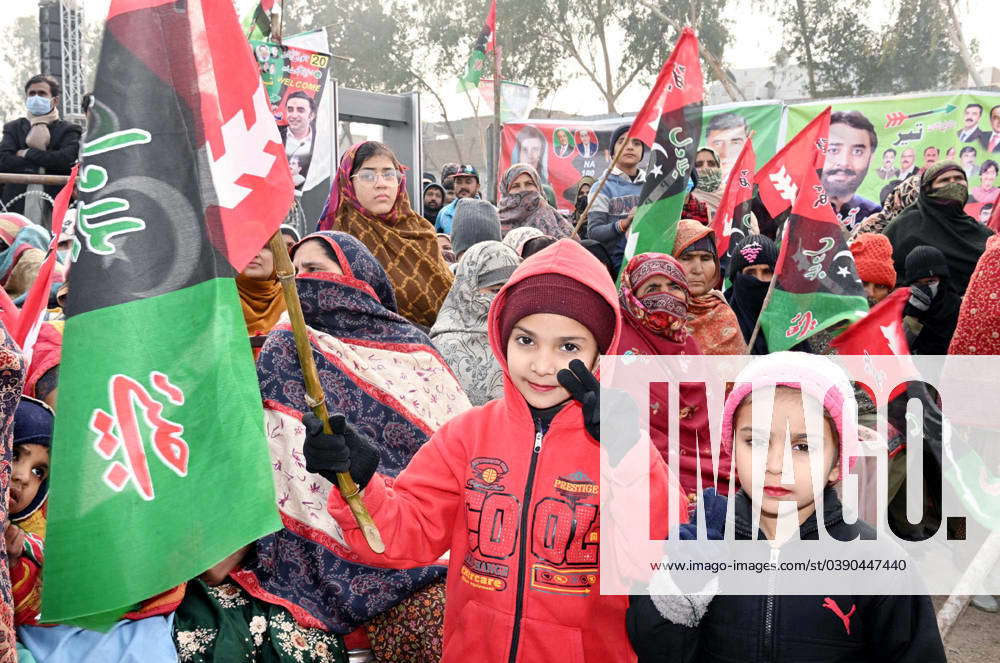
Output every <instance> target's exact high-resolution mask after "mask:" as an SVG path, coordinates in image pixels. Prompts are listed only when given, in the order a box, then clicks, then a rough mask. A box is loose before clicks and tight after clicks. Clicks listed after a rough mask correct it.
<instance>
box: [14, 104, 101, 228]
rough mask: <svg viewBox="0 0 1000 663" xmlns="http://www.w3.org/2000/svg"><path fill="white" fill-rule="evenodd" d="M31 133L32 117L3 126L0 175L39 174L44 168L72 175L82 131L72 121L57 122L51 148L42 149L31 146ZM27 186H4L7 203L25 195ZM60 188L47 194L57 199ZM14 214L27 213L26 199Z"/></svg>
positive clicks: (51, 129) (50, 172)
mask: <svg viewBox="0 0 1000 663" xmlns="http://www.w3.org/2000/svg"><path fill="white" fill-rule="evenodd" d="M30 130H31V123H30V122H29V121H28V118H25V117H22V118H18V119H16V120H11V121H10V122H8V123H7V124H5V125H4V126H3V139H2V140H0V172H4V173H37V172H38V171H39V169H40V168H44V169H45V173H46V174H48V175H69V171H70V169H71V168H73V164H74V163H76V160H77V158H78V157H79V154H80V135H81V132H82V129H81V128H80V127H79V126H78V125H76V124H73V123H71V122H64V121H63V120H56V121H55V122H53V123H52V124H50V125H49V136H50V141H49V148H48V149H47V150H39V149H36V148H34V147H28V145H27V143H26V142H25V139H26V138H27V137H28V131H30ZM25 148H27V149H28V151H27V153H26V154H25V155H24V156H23V157H19V156H17V152H18V151H19V150H23V149H25ZM26 188H27V187H26V186H25V185H24V184H5V185H3V194H2V197H3V202H4V204H6V203H7V201H8V200H11V199H12V198H14V197H15V196H17V195H19V194H22V193H24V190H25V189H26ZM60 188H62V187H59V186H47V187H45V193H47V194H49V195H50V196H52V197H53V198H54V197H55V196H56V194H57V193H59V189H60ZM9 209H10V211H12V212H21V211H23V210H24V199H23V198H22V199H21V200H19V201H18V202H16V203H15V204H14V205H13V206H11V207H10V208H9Z"/></svg>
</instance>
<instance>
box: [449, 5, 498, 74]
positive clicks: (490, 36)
mask: <svg viewBox="0 0 1000 663" xmlns="http://www.w3.org/2000/svg"><path fill="white" fill-rule="evenodd" d="M496 38H497V0H490V10H489V12H488V13H487V14H486V23H484V24H483V29H482V30H480V31H479V36H478V37H476V42H475V44H473V45H472V53H471V54H470V55H469V61H468V62H467V63H466V65H465V73H464V74H462V76H461V77H460V78H459V79H458V91H459V92H463V91H465V90H470V89H472V88H474V87H479V80H480V79H481V78H482V77H483V72H484V71H486V70H487V69H488V68H489V60H487V59H486V54H487V53H493V52H494V49H496Z"/></svg>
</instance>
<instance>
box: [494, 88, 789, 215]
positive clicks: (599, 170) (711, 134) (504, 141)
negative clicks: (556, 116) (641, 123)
mask: <svg viewBox="0 0 1000 663" xmlns="http://www.w3.org/2000/svg"><path fill="white" fill-rule="evenodd" d="M781 112H782V106H781V104H780V103H778V102H756V103H749V104H724V105H719V106H705V107H704V110H703V113H704V121H703V123H702V127H703V129H702V132H703V134H702V139H701V141H700V142H699V146H705V145H708V146H712V144H713V141H714V142H715V144H716V145H718V149H716V148H713V149H716V152H718V153H719V157H720V160H721V161H722V170H723V178H725V177H726V176H727V175H728V173H729V168H731V167H732V163H733V161H735V159H736V156H737V155H738V154H739V151H740V149H741V148H742V147H743V144H744V143H746V141H747V137H748V135H749V132H750V131H755V132H756V133H755V135H754V138H753V141H754V149H755V151H756V153H757V158H758V160H759V164H758V165H763V164H764V162H765V161H766V160H767V159H770V158H771V157H772V156H774V153H775V151H776V149H777V142H778V133H779V128H780V125H781ZM632 119H633V118H632V117H623V118H620V119H619V118H613V119H608V120H589V121H580V122H574V121H571V120H533V121H530V122H512V123H506V124H504V125H503V132H502V134H501V145H500V172H501V174H502V173H503V172H504V171H505V170H506V169H507V168H509V167H510V166H511V165H512V164H515V163H527V164H528V165H529V166H531V167H532V168H534V169H535V170H536V171H538V175H539V177H540V178H541V180H542V182H543V183H544V184H546V185H548V186H551V187H552V189H553V191H554V192H555V196H556V203H557V207H559V209H562V210H566V211H570V210H572V209H573V208H574V204H575V197H576V191H577V184H578V183H579V181H580V179H581V178H583V177H588V176H589V177H593V178H599V177H600V176H601V175H602V174H603V173H604V171H605V169H606V168H607V167H608V164H609V163H610V162H611V158H612V156H613V155H612V154H611V147H610V142H611V134H612V133H613V132H614V130H615V129H616V128H617V127H619V126H620V125H622V124H629V123H631V122H632ZM647 152H648V151H647ZM723 181H724V180H723Z"/></svg>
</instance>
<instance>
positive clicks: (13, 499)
mask: <svg viewBox="0 0 1000 663" xmlns="http://www.w3.org/2000/svg"><path fill="white" fill-rule="evenodd" d="M48 476H49V449H48V447H45V446H42V445H41V444H32V443H30V442H29V443H28V444H19V445H17V446H16V447H14V466H13V473H12V474H11V478H10V510H9V511H10V513H17V512H19V511H23V510H24V509H26V508H27V507H28V505H29V504H31V501H32V500H33V499H35V495H37V494H38V488H39V487H40V486H41V485H42V482H43V481H45V480H46V479H47V478H48Z"/></svg>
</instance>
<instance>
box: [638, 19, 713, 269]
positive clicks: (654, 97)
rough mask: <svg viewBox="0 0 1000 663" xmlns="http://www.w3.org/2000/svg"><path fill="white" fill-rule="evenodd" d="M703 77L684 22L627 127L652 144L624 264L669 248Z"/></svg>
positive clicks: (687, 173) (694, 139)
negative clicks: (640, 105)
mask: <svg viewBox="0 0 1000 663" xmlns="http://www.w3.org/2000/svg"><path fill="white" fill-rule="evenodd" d="M702 80H703V79H702V75H701V63H700V62H699V60H698V38H697V37H696V36H695V33H694V30H692V29H691V28H684V30H683V31H682V32H681V36H680V39H678V40H677V45H676V46H675V47H674V51H673V53H671V54H670V57H669V58H667V61H666V62H665V63H664V64H663V68H662V69H661V70H660V74H659V76H657V78H656V84H655V85H654V86H653V91H652V92H651V93H650V94H649V97H648V98H647V99H646V103H644V104H643V106H642V110H640V111H639V114H638V115H637V116H636V118H635V120H634V121H633V122H632V127H631V128H630V129H629V131H628V135H629V136H630V137H631V138H638V139H639V140H641V141H642V142H643V143H644V144H646V145H650V146H652V147H651V149H650V155H649V163H648V166H647V170H646V183H645V185H643V188H642V193H641V194H640V196H639V205H638V207H637V208H636V213H635V219H634V220H633V222H632V226H631V227H630V228H629V235H628V240H627V242H626V245H625V260H624V261H623V262H622V266H623V267H624V265H625V264H626V263H628V260H629V259H630V258H631V257H632V256H634V255H636V254H639V253H648V252H650V251H658V252H661V253H670V252H671V251H672V250H673V248H674V237H675V236H676V234H677V222H678V221H679V220H680V218H681V210H682V209H683V208H684V198H685V197H686V196H687V186H688V183H689V182H690V181H691V171H692V170H693V169H694V157H695V152H696V151H697V149H698V139H699V138H700V137H701V122H702V113H701V109H702V104H703V98H704V90H703V85H702Z"/></svg>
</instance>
